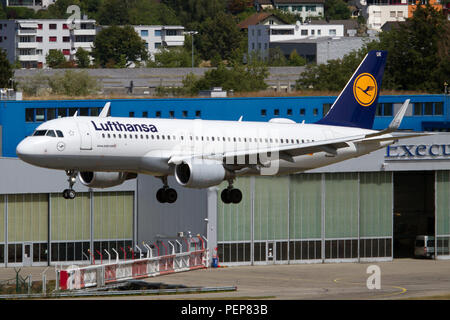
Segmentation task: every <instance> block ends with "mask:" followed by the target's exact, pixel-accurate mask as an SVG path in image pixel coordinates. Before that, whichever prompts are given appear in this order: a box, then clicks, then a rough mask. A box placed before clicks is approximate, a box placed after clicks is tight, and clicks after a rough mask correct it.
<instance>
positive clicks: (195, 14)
mask: <svg viewBox="0 0 450 320" xmlns="http://www.w3.org/2000/svg"><path fill="white" fill-rule="evenodd" d="M161 2H162V3H164V4H166V5H167V6H169V7H170V8H172V9H173V10H174V11H175V13H176V15H177V17H179V19H180V21H181V24H182V25H183V26H185V27H186V28H187V29H193V30H195V29H196V28H197V27H198V25H199V24H201V23H203V22H204V21H206V20H207V19H208V18H209V19H214V17H215V16H216V15H217V14H219V13H225V9H226V1H223V0H162V1H161Z"/></svg>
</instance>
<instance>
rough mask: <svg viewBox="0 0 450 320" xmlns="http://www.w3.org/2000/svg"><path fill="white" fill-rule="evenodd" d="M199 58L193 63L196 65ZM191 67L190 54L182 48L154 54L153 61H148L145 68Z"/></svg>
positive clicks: (161, 50) (162, 50)
mask: <svg viewBox="0 0 450 320" xmlns="http://www.w3.org/2000/svg"><path fill="white" fill-rule="evenodd" d="M198 60H199V58H198V57H197V59H196V60H195V61H194V66H197V65H198ZM191 66H192V57H191V52H190V51H187V50H186V49H185V48H184V47H174V48H167V49H166V48H163V49H160V50H159V52H157V53H156V54H155V61H149V62H148V63H147V67H158V68H159V67H163V68H188V67H191Z"/></svg>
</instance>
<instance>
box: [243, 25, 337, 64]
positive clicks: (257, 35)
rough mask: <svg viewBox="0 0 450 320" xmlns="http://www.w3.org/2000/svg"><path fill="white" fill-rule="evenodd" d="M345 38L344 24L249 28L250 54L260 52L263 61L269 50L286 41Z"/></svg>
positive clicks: (257, 26) (259, 26)
mask: <svg viewBox="0 0 450 320" xmlns="http://www.w3.org/2000/svg"><path fill="white" fill-rule="evenodd" d="M321 37H328V38H340V37H344V26H343V25H342V24H324V25H314V24H301V23H300V22H297V24H295V25H256V26H249V28H248V52H249V54H250V53H251V52H253V51H257V52H259V55H260V57H261V58H263V59H267V58H268V57H269V48H271V47H276V46H277V44H279V43H282V42H286V41H296V40H302V39H308V38H310V39H311V38H312V39H317V38H321Z"/></svg>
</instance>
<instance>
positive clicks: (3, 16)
mask: <svg viewBox="0 0 450 320" xmlns="http://www.w3.org/2000/svg"><path fill="white" fill-rule="evenodd" d="M6 18H7V16H6V12H5V10H3V6H2V5H0V19H6Z"/></svg>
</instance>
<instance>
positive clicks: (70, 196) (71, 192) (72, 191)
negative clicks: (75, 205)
mask: <svg viewBox="0 0 450 320" xmlns="http://www.w3.org/2000/svg"><path fill="white" fill-rule="evenodd" d="M67 195H68V196H69V199H75V197H76V196H77V193H76V192H75V190H73V189H69V192H68V193H67Z"/></svg>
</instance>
